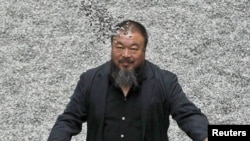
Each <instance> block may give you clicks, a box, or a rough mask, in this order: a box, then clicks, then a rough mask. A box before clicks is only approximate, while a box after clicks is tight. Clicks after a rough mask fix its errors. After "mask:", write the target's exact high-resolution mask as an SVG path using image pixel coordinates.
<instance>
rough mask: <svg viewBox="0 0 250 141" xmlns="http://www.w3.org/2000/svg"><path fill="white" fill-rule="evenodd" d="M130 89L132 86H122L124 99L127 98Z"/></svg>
mask: <svg viewBox="0 0 250 141" xmlns="http://www.w3.org/2000/svg"><path fill="white" fill-rule="evenodd" d="M130 87H131V86H121V89H122V92H123V95H124V97H126V96H127V95H128V92H129V89H130Z"/></svg>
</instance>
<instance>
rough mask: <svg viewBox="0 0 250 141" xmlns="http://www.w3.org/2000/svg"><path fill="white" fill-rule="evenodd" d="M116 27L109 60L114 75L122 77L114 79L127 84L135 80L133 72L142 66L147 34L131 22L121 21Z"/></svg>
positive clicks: (143, 29)
mask: <svg viewBox="0 0 250 141" xmlns="http://www.w3.org/2000/svg"><path fill="white" fill-rule="evenodd" d="M116 27H117V31H116V32H117V34H116V35H113V36H112V37H111V43H112V51H111V59H112V62H113V64H114V65H115V67H116V68H117V69H116V70H118V71H117V72H116V73H115V74H116V75H118V74H121V75H122V77H121V78H119V76H115V77H116V78H117V79H118V80H128V83H129V82H132V81H134V80H131V79H133V78H136V76H135V71H136V70H137V69H140V68H141V67H142V66H143V64H144V61H145V52H146V46H147V42H148V34H147V31H146V29H145V27H144V26H143V25H142V24H140V23H138V22H135V21H131V20H127V21H123V22H121V23H119V24H117V25H116ZM119 85H120V84H119ZM121 85H122V84H121ZM124 85H126V84H124ZM128 85H131V84H128Z"/></svg>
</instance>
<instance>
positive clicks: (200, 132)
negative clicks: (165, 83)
mask: <svg viewBox="0 0 250 141" xmlns="http://www.w3.org/2000/svg"><path fill="white" fill-rule="evenodd" d="M169 90H170V91H169V95H170V97H169V100H170V111H171V115H172V118H173V119H174V120H175V121H176V122H177V124H178V126H179V127H180V128H181V129H182V130H183V131H184V132H185V133H186V134H187V135H188V136H189V137H190V138H191V139H192V140H194V141H203V140H204V139H205V137H207V130H208V129H207V128H208V124H209V123H208V119H207V117H206V116H205V115H204V114H203V113H202V112H201V110H200V109H199V108H197V107H196V106H195V104H194V103H192V102H191V101H190V100H188V98H187V97H186V95H185V93H184V92H183V90H182V88H181V86H180V84H179V83H178V79H177V76H176V75H175V74H173V75H171V78H170V87H169Z"/></svg>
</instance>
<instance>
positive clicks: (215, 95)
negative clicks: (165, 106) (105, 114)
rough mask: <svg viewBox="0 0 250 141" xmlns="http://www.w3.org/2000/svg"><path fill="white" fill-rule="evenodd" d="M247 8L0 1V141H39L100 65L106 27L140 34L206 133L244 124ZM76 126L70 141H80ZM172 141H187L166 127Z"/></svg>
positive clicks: (174, 2) (198, 1) (214, 3)
mask: <svg viewBox="0 0 250 141" xmlns="http://www.w3.org/2000/svg"><path fill="white" fill-rule="evenodd" d="M249 9H250V2H249V0H223V1H221V0H166V1H164V0H152V1H150V0H141V1H139V0H134V1H132V0H128V1H125V0H123V1H120V2H116V1H115V0H106V1H105V2H104V1H103V2H96V1H92V2H89V1H85V2H83V3H82V4H81V0H77V1H73V0H56V1H55V0H51V1H49V0H43V1H39V0H26V1H25V2H24V1H21V0H8V1H7V0H0V69H1V71H0V141H17V140H18V141H45V140H46V139H47V137H48V134H49V132H50V129H51V127H52V126H53V124H54V122H55V120H56V118H57V116H58V114H60V113H61V112H62V111H63V109H64V107H65V105H66V104H67V102H68V101H69V97H70V96H71V94H72V93H73V90H74V88H75V85H76V82H77V81H78V78H79V75H80V74H81V73H82V72H84V71H86V70H87V69H89V68H92V67H95V66H98V65H100V64H102V63H104V62H106V61H107V60H109V58H110V42H109V39H108V38H107V37H108V35H109V34H110V31H109V26H110V25H112V24H114V23H117V22H118V21H121V20H124V19H132V20H137V21H139V22H141V23H142V24H144V25H145V26H146V27H147V29H148V31H149V35H150V39H149V46H148V50H147V54H146V55H147V56H146V58H147V59H148V60H150V61H152V62H154V63H156V64H158V65H159V66H160V67H162V68H164V69H167V70H170V71H173V72H174V73H176V74H177V75H178V76H179V81H180V83H181V85H182V87H183V89H184V91H185V92H186V94H187V96H188V97H189V98H190V99H191V100H192V101H193V102H194V103H195V104H197V106H199V107H200V108H201V109H202V111H203V112H204V113H205V114H206V115H207V116H208V118H209V120H210V123H212V124H250V118H249V116H250V110H249V107H250V104H249V101H250V97H249V92H250V62H249V56H250V47H249V45H250V40H249V37H250V11H249ZM85 129H86V125H85V124H84V125H83V131H82V132H81V134H79V135H78V136H76V137H74V138H73V139H72V140H73V141H80V140H82V141H84V140H85V133H86V130H85ZM169 135H170V139H171V140H172V141H188V140H190V139H189V138H187V136H186V135H185V133H183V132H182V131H181V130H180V129H179V128H178V127H177V125H176V123H175V122H174V121H172V120H171V127H170V130H169Z"/></svg>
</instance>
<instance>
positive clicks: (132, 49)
mask: <svg viewBox="0 0 250 141" xmlns="http://www.w3.org/2000/svg"><path fill="white" fill-rule="evenodd" d="M130 49H131V50H138V48H130Z"/></svg>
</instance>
